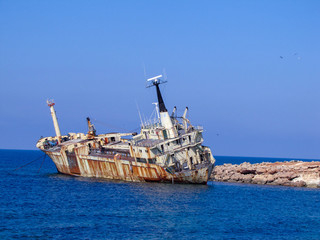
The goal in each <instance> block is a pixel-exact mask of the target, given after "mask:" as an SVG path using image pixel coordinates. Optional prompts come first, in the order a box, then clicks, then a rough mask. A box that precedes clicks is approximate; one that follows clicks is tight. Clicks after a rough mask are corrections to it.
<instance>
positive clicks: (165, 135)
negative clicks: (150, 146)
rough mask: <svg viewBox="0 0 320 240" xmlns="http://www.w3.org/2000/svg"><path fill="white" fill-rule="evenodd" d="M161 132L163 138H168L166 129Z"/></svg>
mask: <svg viewBox="0 0 320 240" xmlns="http://www.w3.org/2000/svg"><path fill="white" fill-rule="evenodd" d="M162 133H163V138H164V139H167V138H168V135H167V131H166V130H163V131H162Z"/></svg>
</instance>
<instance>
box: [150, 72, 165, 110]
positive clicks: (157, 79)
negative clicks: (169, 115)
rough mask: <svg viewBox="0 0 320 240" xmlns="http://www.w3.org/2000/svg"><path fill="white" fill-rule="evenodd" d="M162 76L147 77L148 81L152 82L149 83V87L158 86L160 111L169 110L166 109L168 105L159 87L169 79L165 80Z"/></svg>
mask: <svg viewBox="0 0 320 240" xmlns="http://www.w3.org/2000/svg"><path fill="white" fill-rule="evenodd" d="M161 78H162V75H158V76H155V77H152V78H149V79H147V83H149V82H150V83H149V85H147V88H149V87H153V86H155V87H156V89H157V97H158V103H159V109H160V112H168V111H167V109H166V106H165V105H164V101H163V99H162V95H161V92H160V88H159V85H160V84H162V83H166V82H167V81H163V80H162V79H161Z"/></svg>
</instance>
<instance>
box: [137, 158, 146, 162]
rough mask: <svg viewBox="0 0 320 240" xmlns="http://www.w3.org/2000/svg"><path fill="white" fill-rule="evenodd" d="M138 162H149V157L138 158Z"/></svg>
mask: <svg viewBox="0 0 320 240" xmlns="http://www.w3.org/2000/svg"><path fill="white" fill-rule="evenodd" d="M137 162H141V163H147V159H145V158H137Z"/></svg>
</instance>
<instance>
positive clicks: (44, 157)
mask: <svg viewBox="0 0 320 240" xmlns="http://www.w3.org/2000/svg"><path fill="white" fill-rule="evenodd" d="M46 156H47V155H46V154H44V156H43V160H42V162H41V165H40V167H39V170H38V173H39V172H40V170H41V168H42V165H43V163H44V160H45V159H46Z"/></svg>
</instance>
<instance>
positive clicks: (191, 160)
mask: <svg viewBox="0 0 320 240" xmlns="http://www.w3.org/2000/svg"><path fill="white" fill-rule="evenodd" d="M190 162H191V165H192V164H193V159H192V157H190Z"/></svg>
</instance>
